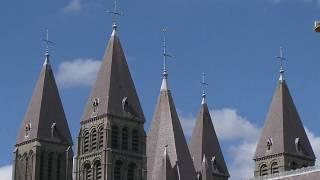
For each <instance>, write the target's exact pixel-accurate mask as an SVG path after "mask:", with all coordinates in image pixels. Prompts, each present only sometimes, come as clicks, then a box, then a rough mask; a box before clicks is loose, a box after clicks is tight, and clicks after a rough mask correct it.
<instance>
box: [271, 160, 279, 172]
mask: <svg viewBox="0 0 320 180" xmlns="http://www.w3.org/2000/svg"><path fill="white" fill-rule="evenodd" d="M277 173H279V166H278V163H277V162H273V163H272V164H271V174H277Z"/></svg>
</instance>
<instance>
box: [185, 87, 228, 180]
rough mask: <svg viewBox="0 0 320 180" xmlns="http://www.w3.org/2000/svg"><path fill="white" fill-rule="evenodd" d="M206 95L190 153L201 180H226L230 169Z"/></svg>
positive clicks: (193, 135) (204, 95)
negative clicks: (214, 125)
mask: <svg viewBox="0 0 320 180" xmlns="http://www.w3.org/2000/svg"><path fill="white" fill-rule="evenodd" d="M205 98H206V94H205V93H203V95H202V103H201V108H200V112H199V115H198V118H197V121H196V125H195V128H194V130H193V133H192V137H191V143H190V152H191V156H192V159H193V162H194V167H195V169H196V172H197V176H198V179H199V180H226V179H228V178H229V172H228V168H227V166H226V163H225V161H224V157H223V154H222V151H221V148H220V144H219V140H218V138H217V135H216V132H215V130H214V127H213V124H212V120H211V116H210V112H209V109H208V105H207V103H206V101H205Z"/></svg>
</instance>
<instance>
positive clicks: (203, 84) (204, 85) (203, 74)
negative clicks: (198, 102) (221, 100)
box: [201, 73, 208, 104]
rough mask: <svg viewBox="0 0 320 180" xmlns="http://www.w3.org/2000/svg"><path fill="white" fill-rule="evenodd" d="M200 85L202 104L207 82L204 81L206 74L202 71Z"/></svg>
mask: <svg viewBox="0 0 320 180" xmlns="http://www.w3.org/2000/svg"><path fill="white" fill-rule="evenodd" d="M201 85H202V104H204V103H205V99H206V96H207V94H206V86H208V83H206V74H205V73H202V81H201Z"/></svg>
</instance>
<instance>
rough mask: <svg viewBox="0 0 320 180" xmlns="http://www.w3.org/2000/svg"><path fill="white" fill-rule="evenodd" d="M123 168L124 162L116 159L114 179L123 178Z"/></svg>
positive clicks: (119, 179)
mask: <svg viewBox="0 0 320 180" xmlns="http://www.w3.org/2000/svg"><path fill="white" fill-rule="evenodd" d="M121 168H122V162H121V161H116V163H115V166H114V174H113V176H114V178H113V180H121Z"/></svg>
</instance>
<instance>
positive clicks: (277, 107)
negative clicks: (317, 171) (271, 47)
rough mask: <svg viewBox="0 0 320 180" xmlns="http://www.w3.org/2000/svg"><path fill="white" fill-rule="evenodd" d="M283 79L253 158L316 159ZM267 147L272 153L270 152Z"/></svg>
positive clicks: (274, 97) (280, 81)
mask: <svg viewBox="0 0 320 180" xmlns="http://www.w3.org/2000/svg"><path fill="white" fill-rule="evenodd" d="M281 76H282V78H280V80H279V84H278V86H277V89H276V91H275V94H274V96H273V99H272V103H271V106H270V109H269V113H268V116H267V119H266V122H265V125H264V127H263V130H262V134H261V136H260V140H259V142H258V145H257V148H256V152H255V155H254V159H255V160H256V159H259V158H262V157H267V156H271V155H276V154H280V153H284V154H287V155H293V156H296V157H301V158H307V159H310V160H315V155H314V152H313V150H312V147H311V144H310V142H309V139H308V137H307V135H306V132H305V130H304V127H303V124H302V122H301V120H300V117H299V114H298V112H297V109H296V107H295V105H294V102H293V100H292V97H291V95H290V92H289V89H288V86H287V83H286V81H285V80H284V79H283V73H282V74H281ZM268 146H269V147H270V150H268Z"/></svg>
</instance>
